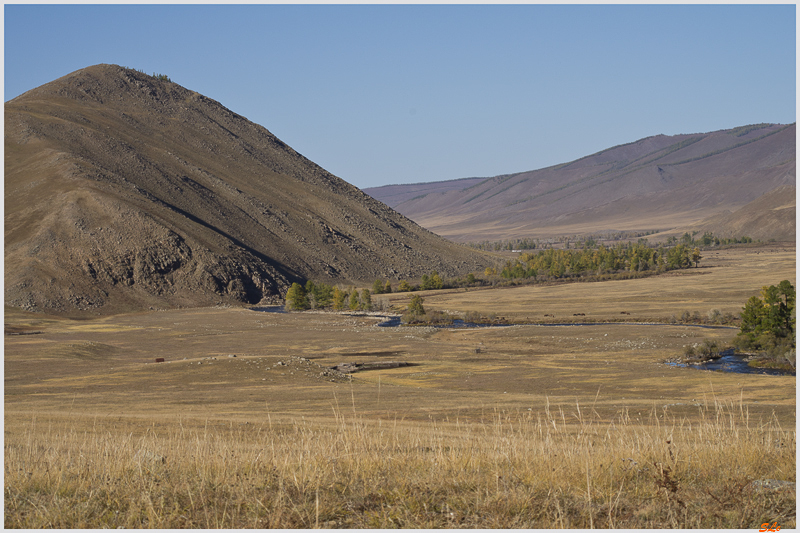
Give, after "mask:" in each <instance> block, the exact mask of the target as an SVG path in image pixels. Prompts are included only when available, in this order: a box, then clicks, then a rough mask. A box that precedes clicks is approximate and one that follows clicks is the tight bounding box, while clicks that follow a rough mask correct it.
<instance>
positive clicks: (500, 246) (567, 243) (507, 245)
mask: <svg viewBox="0 0 800 533" xmlns="http://www.w3.org/2000/svg"><path fill="white" fill-rule="evenodd" d="M655 233H658V230H649V231H620V232H615V233H608V234H597V235H572V236H562V237H558V238H550V239H535V238H529V237H524V238H518V239H507V240H500V241H488V240H486V241H481V242H471V243H467V246H470V247H472V248H477V249H478V250H486V251H495V252H499V251H503V250H507V251H511V250H543V249H548V248H552V247H553V246H554V245H555V246H558V247H561V248H567V249H569V248H578V249H586V248H596V247H597V246H598V243H599V242H603V241H605V242H608V241H629V242H633V240H634V239H638V242H639V243H644V244H647V239H644V238H643V237H646V236H648V235H653V234H655ZM697 233H699V232H694V233H692V234H691V235H690V234H689V233H684V234H683V235H682V236H681V237H676V236H672V237H670V238H668V239H667V241H666V244H668V245H673V244H677V243H678V242H680V243H682V244H686V245H691V246H699V247H712V246H721V245H730V244H748V243H752V242H753V239H752V238H750V237H747V236H742V237H733V238H728V237H717V236H715V235H714V234H713V233H712V232H710V231H707V232H705V233H703V235H702V236H701V237H697V238H695V236H696V235H697ZM649 246H652V247H656V248H657V247H658V246H659V245H657V244H652V245H649Z"/></svg>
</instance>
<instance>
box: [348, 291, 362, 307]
mask: <svg viewBox="0 0 800 533" xmlns="http://www.w3.org/2000/svg"><path fill="white" fill-rule="evenodd" d="M359 304H360V302H359V301H358V291H357V290H356V289H353V292H351V293H350V305H349V307H350V310H351V311H355V310H356V309H358V307H359Z"/></svg>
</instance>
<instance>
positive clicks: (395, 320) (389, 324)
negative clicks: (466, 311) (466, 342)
mask: <svg viewBox="0 0 800 533" xmlns="http://www.w3.org/2000/svg"><path fill="white" fill-rule="evenodd" d="M400 320H401V318H400V317H399V316H393V317H389V320H386V321H385V322H381V323H380V324H378V326H380V327H382V328H396V327H398V326H400V324H401V322H400ZM511 325H513V324H477V323H475V322H464V321H463V320H461V319H460V318H456V319H455V320H453V323H452V324H430V325H428V324H425V327H428V328H439V329H457V328H507V327H508V326H511ZM412 327H413V326H412Z"/></svg>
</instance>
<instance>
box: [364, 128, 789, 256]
mask: <svg viewBox="0 0 800 533" xmlns="http://www.w3.org/2000/svg"><path fill="white" fill-rule="evenodd" d="M795 134H796V128H795V124H790V125H788V126H787V125H780V124H757V125H752V126H743V127H741V128H736V129H732V130H723V131H717V132H712V133H700V134H688V135H675V136H666V135H657V136H654V137H648V138H646V139H642V140H639V141H636V142H633V143H630V144H625V145H622V146H615V147H613V148H609V149H607V150H604V151H602V152H598V153H596V154H593V155H590V156H587V157H583V158H581V159H578V160H577V161H573V162H571V163H565V164H563V165H557V166H554V167H550V168H545V169H541V170H534V171H530V172H521V173H518V174H511V175H504V176H497V177H494V178H488V179H485V180H483V181H481V182H479V183H477V184H471V185H470V186H466V187H462V188H460V189H456V190H452V189H451V190H446V191H436V190H435V188H436V186H435V184H416V185H407V186H392V188H391V189H386V188H375V189H366V190H365V191H366V192H368V193H369V194H371V195H373V196H374V197H375V198H377V199H379V200H381V201H386V202H387V203H389V205H391V206H392V207H394V208H395V209H397V210H398V211H400V212H401V213H403V214H404V215H406V216H408V217H410V218H412V219H413V220H415V221H416V222H417V223H419V224H421V225H423V226H425V227H426V228H428V229H430V230H431V231H434V232H436V233H437V234H439V235H443V236H446V237H448V238H451V239H453V240H457V241H462V242H463V241H477V240H484V239H488V240H500V239H509V238H516V237H546V236H554V235H565V234H566V235H571V234H584V233H600V232H603V231H617V230H633V231H635V230H662V231H665V230H669V229H670V228H676V227H684V226H687V225H692V224H699V223H700V222H701V221H704V220H705V219H708V218H709V217H712V216H714V215H717V214H723V213H731V212H734V211H736V210H738V209H740V208H743V207H744V206H745V205H747V204H750V203H751V202H754V201H755V200H756V199H758V198H759V197H761V196H762V195H764V194H766V193H769V192H770V191H773V190H775V189H776V188H778V187H782V186H789V187H794V186H795V174H796V148H795V144H796V141H795ZM441 183H454V182H441ZM456 183H457V182H456ZM423 185H424V186H425V188H427V189H432V190H433V191H434V192H428V191H427V190H425V189H424V188H423ZM402 187H405V189H403V188H402ZM395 200H400V201H397V202H396V203H395ZM762 203H763V204H764V205H766V203H767V202H762ZM753 205H754V207H757V206H758V205H760V204H758V203H755V204H753ZM791 213H793V211H792V210H779V211H774V212H772V215H774V216H770V217H767V218H764V219H763V221H767V220H769V221H771V222H775V223H776V226H775V227H774V228H768V227H760V230H761V233H762V234H769V233H770V232H771V231H772V229H774V235H773V237H774V238H783V237H785V236H786V235H787V234H786V232H785V231H784V230H785V227H786V225H787V224H791V225H792V227H793V226H794V218H793V216H792V218H791V220H789V219H788V218H786V217H787V216H789V215H791ZM747 217H748V218H751V219H752V216H751V215H747ZM721 222H724V221H723V219H722V218H718V219H716V222H715V224H716V223H721ZM720 229H724V228H720ZM730 229H731V231H734V230H735V229H736V228H735V227H731V228H730ZM792 234H793V230H792Z"/></svg>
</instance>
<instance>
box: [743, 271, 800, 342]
mask: <svg viewBox="0 0 800 533" xmlns="http://www.w3.org/2000/svg"><path fill="white" fill-rule="evenodd" d="M795 298H796V295H795V288H794V285H792V284H791V282H790V281H789V280H783V281H782V282H780V283H779V284H778V285H777V286H775V285H770V286H764V287H762V289H761V298H759V297H758V296H751V297H750V299H749V300H747V303H745V306H744V308H743V309H742V313H741V317H742V324H741V326H740V328H739V334H738V338H739V341H740V343H741V344H743V345H744V346H745V347H747V348H755V349H757V350H769V349H772V348H776V347H778V346H785V347H791V348H794V347H795V325H794V321H795Z"/></svg>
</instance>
